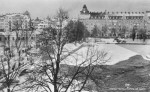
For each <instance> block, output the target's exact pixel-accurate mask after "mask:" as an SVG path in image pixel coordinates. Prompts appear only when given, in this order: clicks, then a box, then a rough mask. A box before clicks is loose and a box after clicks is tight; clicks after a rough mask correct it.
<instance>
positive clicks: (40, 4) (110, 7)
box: [0, 0, 150, 18]
mask: <svg viewBox="0 0 150 92" xmlns="http://www.w3.org/2000/svg"><path fill="white" fill-rule="evenodd" d="M84 4H86V5H87V8H88V10H89V11H96V12H100V11H105V10H107V11H110V12H111V11H114V12H117V11H118V12H119V11H122V12H125V11H126V12H128V11H133V12H134V11H137V12H138V11H143V12H145V11H150V0H0V14H5V13H22V12H25V11H26V10H28V11H29V12H30V14H31V17H32V18H36V17H39V18H45V17H47V16H50V17H53V16H55V14H56V12H57V10H58V9H59V8H63V9H65V10H67V11H68V12H69V16H70V17H71V18H77V16H78V15H79V13H80V11H81V10H82V7H83V5H84Z"/></svg>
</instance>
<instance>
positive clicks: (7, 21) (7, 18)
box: [0, 11, 32, 44]
mask: <svg viewBox="0 0 150 92" xmlns="http://www.w3.org/2000/svg"><path fill="white" fill-rule="evenodd" d="M31 26H32V23H31V17H30V13H29V12H28V11H26V12H24V13H7V14H4V15H0V43H1V44H2V43H3V44H5V43H6V42H7V41H10V42H11V43H13V42H14V40H15V39H16V34H15V33H16V32H14V30H17V31H18V30H22V31H23V32H22V34H21V35H19V39H26V38H27V36H28V34H30V28H31ZM18 32H19V31H18Z"/></svg>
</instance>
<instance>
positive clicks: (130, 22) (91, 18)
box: [79, 5, 150, 36]
mask: <svg viewBox="0 0 150 92" xmlns="http://www.w3.org/2000/svg"><path fill="white" fill-rule="evenodd" d="M79 18H80V21H82V22H83V23H84V24H85V25H86V27H87V29H88V30H89V31H91V30H92V29H93V28H94V26H95V25H96V26H97V27H98V28H99V29H100V31H103V29H107V34H106V33H104V32H102V35H103V36H114V35H115V36H117V35H118V34H117V33H119V31H120V30H121V29H123V28H124V27H125V28H126V30H127V32H126V35H130V34H131V31H132V29H133V27H136V28H137V29H146V30H147V34H149V32H150V11H146V12H108V11H106V10H105V11H102V12H91V11H89V10H88V8H87V6H86V5H84V6H83V8H82V10H81V11H80V17H79ZM114 28H115V29H116V34H112V29H114ZM138 31H139V30H137V33H138Z"/></svg>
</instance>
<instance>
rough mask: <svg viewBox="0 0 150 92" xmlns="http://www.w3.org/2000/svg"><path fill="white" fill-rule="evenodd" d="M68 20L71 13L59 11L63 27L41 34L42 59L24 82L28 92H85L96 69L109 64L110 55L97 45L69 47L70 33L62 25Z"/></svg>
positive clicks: (58, 15)
mask: <svg viewBox="0 0 150 92" xmlns="http://www.w3.org/2000/svg"><path fill="white" fill-rule="evenodd" d="M66 17H68V14H67V12H66V11H64V10H63V9H59V11H58V13H57V19H58V22H59V23H60V27H59V28H53V27H50V28H49V30H45V31H43V32H42V33H41V34H40V35H39V43H40V44H41V45H39V47H38V48H39V49H40V57H41V58H39V59H40V62H38V63H36V66H35V69H34V70H33V71H32V73H30V74H29V75H28V77H27V79H26V80H27V81H26V83H24V86H23V88H24V89H25V90H26V91H28V92H37V91H40V92H41V91H46V92H62V91H63V92H71V91H77V92H81V91H82V90H83V89H84V86H85V85H86V82H87V81H88V79H89V76H90V75H91V74H92V72H93V70H94V69H95V68H94V67H92V66H93V65H94V64H101V63H105V62H106V61H107V59H105V57H106V56H107V53H106V52H105V51H103V52H101V51H98V50H97V48H96V47H95V46H90V45H88V46H86V45H81V46H79V47H75V48H73V46H74V45H71V46H70V44H67V42H68V41H69V40H70V39H68V35H69V34H67V31H65V29H64V28H62V26H61V25H62V23H63V21H64V20H65V19H66ZM54 32H56V33H54ZM53 33H54V34H53ZM77 39H78V38H77ZM69 48H71V49H69ZM83 51H85V52H83Z"/></svg>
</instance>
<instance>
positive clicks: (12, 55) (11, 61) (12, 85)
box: [0, 19, 28, 92]
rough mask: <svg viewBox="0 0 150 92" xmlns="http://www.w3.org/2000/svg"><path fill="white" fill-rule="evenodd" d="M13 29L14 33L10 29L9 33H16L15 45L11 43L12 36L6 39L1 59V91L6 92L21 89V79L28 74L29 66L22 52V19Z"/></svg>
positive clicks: (15, 23)
mask: <svg viewBox="0 0 150 92" xmlns="http://www.w3.org/2000/svg"><path fill="white" fill-rule="evenodd" d="M13 27H14V28H13V31H11V29H10V30H9V32H10V33H15V38H14V39H13V42H14V44H13V46H12V44H11V43H13V42H10V41H11V40H10V36H8V37H6V39H7V40H6V42H5V45H4V48H3V53H2V55H1V57H0V67H1V78H0V84H1V86H0V90H3V91H4V90H5V89H7V91H6V92H14V90H16V88H17V87H19V85H20V83H21V81H20V80H19V79H20V77H21V76H22V75H24V74H25V73H27V71H26V70H27V69H26V66H27V65H28V62H27V60H25V55H24V54H25V53H23V52H22V50H23V49H22V48H23V47H22V44H23V41H22V39H21V37H22V36H23V33H24V28H23V21H22V20H21V19H20V20H15V21H14V22H13ZM10 28H11V26H10ZM11 36H12V34H11ZM24 61H25V62H24ZM17 89H18V88H17ZM4 92H5V91H4Z"/></svg>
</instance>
